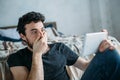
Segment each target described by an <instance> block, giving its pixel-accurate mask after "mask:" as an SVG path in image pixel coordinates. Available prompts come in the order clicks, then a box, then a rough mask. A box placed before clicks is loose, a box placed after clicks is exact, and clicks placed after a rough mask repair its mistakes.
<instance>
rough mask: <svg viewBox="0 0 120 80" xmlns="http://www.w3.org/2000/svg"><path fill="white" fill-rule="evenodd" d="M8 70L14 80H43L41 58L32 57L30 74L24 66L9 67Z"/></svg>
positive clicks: (37, 56)
mask: <svg viewBox="0 0 120 80" xmlns="http://www.w3.org/2000/svg"><path fill="white" fill-rule="evenodd" d="M10 70H11V72H12V74H13V77H14V80H44V76H43V74H44V73H43V64H42V57H39V55H36V57H35V56H34V57H33V60H32V67H31V71H30V72H29V71H28V69H27V68H26V67H24V66H17V67H11V68H10Z"/></svg>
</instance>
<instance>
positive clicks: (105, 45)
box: [99, 40, 115, 52]
mask: <svg viewBox="0 0 120 80" xmlns="http://www.w3.org/2000/svg"><path fill="white" fill-rule="evenodd" d="M108 48H109V49H110V50H114V49H115V47H114V45H113V44H112V42H111V41H110V40H103V41H102V42H101V44H100V46H99V51H100V52H103V51H105V50H106V49H108Z"/></svg>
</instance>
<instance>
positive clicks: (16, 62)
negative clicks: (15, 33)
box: [7, 53, 24, 67]
mask: <svg viewBox="0 0 120 80" xmlns="http://www.w3.org/2000/svg"><path fill="white" fill-rule="evenodd" d="M18 54H19V53H14V54H11V55H10V56H9V57H8V60H7V63H8V65H9V67H14V66H24V63H23V61H22V57H21V56H20V55H18Z"/></svg>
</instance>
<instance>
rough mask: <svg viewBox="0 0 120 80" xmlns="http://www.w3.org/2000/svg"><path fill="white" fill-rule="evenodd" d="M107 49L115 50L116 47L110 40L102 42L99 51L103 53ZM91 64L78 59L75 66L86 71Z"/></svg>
mask: <svg viewBox="0 0 120 80" xmlns="http://www.w3.org/2000/svg"><path fill="white" fill-rule="evenodd" d="M107 48H109V49H110V50H113V49H114V48H115V47H114V46H113V44H112V43H111V42H110V41H109V40H104V41H102V42H101V44H100V46H99V49H98V50H99V51H100V52H103V51H105V50H106V49H107ZM89 63H90V61H87V60H85V59H83V58H81V57H79V58H78V59H77V61H76V62H75V64H74V66H75V67H77V68H79V69H81V70H85V69H86V68H87V67H88V65H89Z"/></svg>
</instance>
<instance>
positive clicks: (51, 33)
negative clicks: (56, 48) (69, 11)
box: [45, 27, 55, 40]
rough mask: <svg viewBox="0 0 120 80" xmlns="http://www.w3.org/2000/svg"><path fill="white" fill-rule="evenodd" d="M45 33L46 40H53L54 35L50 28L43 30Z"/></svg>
mask: <svg viewBox="0 0 120 80" xmlns="http://www.w3.org/2000/svg"><path fill="white" fill-rule="evenodd" d="M45 30H46V32H47V36H48V40H53V39H54V38H55V34H54V33H53V31H52V28H51V27H48V28H46V29H45Z"/></svg>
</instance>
